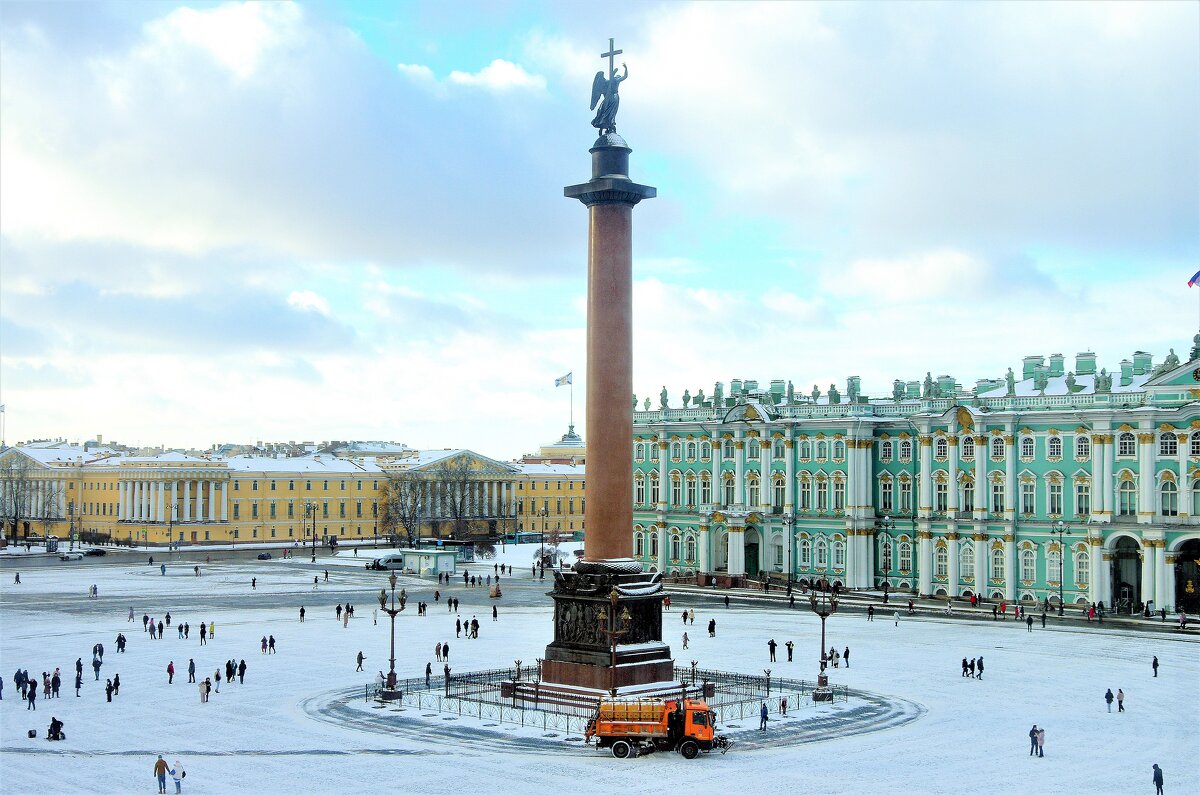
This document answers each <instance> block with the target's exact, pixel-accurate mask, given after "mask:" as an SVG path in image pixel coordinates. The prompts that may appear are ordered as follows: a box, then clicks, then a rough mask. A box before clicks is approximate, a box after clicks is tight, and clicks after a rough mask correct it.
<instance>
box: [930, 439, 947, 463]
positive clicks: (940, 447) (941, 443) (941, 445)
mask: <svg viewBox="0 0 1200 795" xmlns="http://www.w3.org/2000/svg"><path fill="white" fill-rule="evenodd" d="M949 453H950V443H949V442H947V441H946V439H945V437H942V436H939V437H938V438H937V441H935V442H934V443H933V454H934V455H935V456H936V457H938V458H945V457H946V456H947V455H948V454H949Z"/></svg>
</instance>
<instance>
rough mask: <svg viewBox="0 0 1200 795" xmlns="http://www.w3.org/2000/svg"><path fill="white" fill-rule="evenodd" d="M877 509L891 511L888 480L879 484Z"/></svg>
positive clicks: (890, 494) (890, 482)
mask: <svg viewBox="0 0 1200 795" xmlns="http://www.w3.org/2000/svg"><path fill="white" fill-rule="evenodd" d="M879 510H881V511H883V512H884V513H891V512H892V481H890V480H885V481H883V482H881V483H880V484H879Z"/></svg>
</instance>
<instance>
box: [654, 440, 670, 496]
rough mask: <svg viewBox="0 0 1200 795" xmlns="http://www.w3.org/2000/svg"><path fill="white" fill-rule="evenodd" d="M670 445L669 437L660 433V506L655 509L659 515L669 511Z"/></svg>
mask: <svg viewBox="0 0 1200 795" xmlns="http://www.w3.org/2000/svg"><path fill="white" fill-rule="evenodd" d="M670 453H671V450H670V445H669V444H668V443H667V435H666V434H665V433H660V434H659V435H658V505H656V506H655V507H656V508H657V510H658V511H659V513H663V512H665V511H666V510H667V496H668V493H669V491H670V488H671V481H670V480H668V478H667V464H668V463H669V461H670Z"/></svg>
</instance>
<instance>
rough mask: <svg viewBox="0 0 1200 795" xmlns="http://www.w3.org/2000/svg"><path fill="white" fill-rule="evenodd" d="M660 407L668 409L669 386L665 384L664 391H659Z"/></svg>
mask: <svg viewBox="0 0 1200 795" xmlns="http://www.w3.org/2000/svg"><path fill="white" fill-rule="evenodd" d="M658 407H659V408H660V409H662V410H664V411H666V410H667V408H668V405H667V388H666V387H665V386H664V387H663V388H662V391H661V392H659V393H658Z"/></svg>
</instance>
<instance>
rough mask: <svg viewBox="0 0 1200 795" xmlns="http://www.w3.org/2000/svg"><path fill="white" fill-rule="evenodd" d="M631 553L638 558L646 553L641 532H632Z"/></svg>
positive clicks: (644, 541) (644, 540)
mask: <svg viewBox="0 0 1200 795" xmlns="http://www.w3.org/2000/svg"><path fill="white" fill-rule="evenodd" d="M633 554H634V555H635V556H636V557H639V558H640V557H642V556H643V555H645V554H646V539H645V538H644V537H643V536H642V534H641V533H634V534H633Z"/></svg>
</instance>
